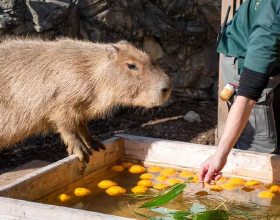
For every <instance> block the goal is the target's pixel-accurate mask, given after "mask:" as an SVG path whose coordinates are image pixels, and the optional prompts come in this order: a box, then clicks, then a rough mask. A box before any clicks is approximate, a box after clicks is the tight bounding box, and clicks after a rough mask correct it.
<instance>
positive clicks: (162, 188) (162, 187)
mask: <svg viewBox="0 0 280 220" xmlns="http://www.w3.org/2000/svg"><path fill="white" fill-rule="evenodd" d="M168 187H169V186H168V185H167V184H164V183H158V184H155V185H154V186H153V188H154V189H157V190H165V189H167V188H168Z"/></svg>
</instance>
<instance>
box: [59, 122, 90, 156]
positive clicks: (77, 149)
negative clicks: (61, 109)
mask: <svg viewBox="0 0 280 220" xmlns="http://www.w3.org/2000/svg"><path fill="white" fill-rule="evenodd" d="M58 131H59V133H60V135H61V138H62V139H63V141H64V143H65V144H66V145H67V147H68V148H67V151H68V154H69V155H72V154H76V155H77V156H78V157H79V159H80V161H83V160H84V159H86V160H88V156H89V155H91V151H90V149H89V148H87V147H86V146H85V145H84V143H83V142H82V140H81V139H80V138H79V136H78V132H75V131H74V130H72V129H71V128H70V127H69V126H58Z"/></svg>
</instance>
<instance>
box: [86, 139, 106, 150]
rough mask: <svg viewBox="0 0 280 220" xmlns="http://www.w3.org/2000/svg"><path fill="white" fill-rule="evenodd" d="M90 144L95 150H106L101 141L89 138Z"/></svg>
mask: <svg viewBox="0 0 280 220" xmlns="http://www.w3.org/2000/svg"><path fill="white" fill-rule="evenodd" d="M90 146H91V148H92V149H93V150H95V151H99V149H102V150H106V148H105V146H104V144H102V142H100V141H98V140H95V139H93V138H92V140H91V143H90Z"/></svg>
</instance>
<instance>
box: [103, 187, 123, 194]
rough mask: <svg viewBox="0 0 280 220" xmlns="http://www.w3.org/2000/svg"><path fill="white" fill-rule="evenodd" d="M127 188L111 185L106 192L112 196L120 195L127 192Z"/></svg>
mask: <svg viewBox="0 0 280 220" xmlns="http://www.w3.org/2000/svg"><path fill="white" fill-rule="evenodd" d="M125 192H126V190H125V189H124V188H122V187H120V186H111V187H110V188H108V189H107V190H106V193H107V194H108V195H110V196H120V195H123V194H125Z"/></svg>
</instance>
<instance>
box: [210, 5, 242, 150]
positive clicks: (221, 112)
mask: <svg viewBox="0 0 280 220" xmlns="http://www.w3.org/2000/svg"><path fill="white" fill-rule="evenodd" d="M242 3H243V1H242V0H223V1H222V13H221V23H223V22H224V20H225V17H226V13H227V9H228V6H231V11H230V14H229V17H228V21H230V20H231V19H232V18H233V15H234V13H235V11H236V10H237V9H238V7H239V6H240V5H241V4H242ZM224 86H225V85H224V82H223V77H222V67H221V59H220V69H219V94H220V93H221V91H222V89H223V88H224ZM227 116H228V107H227V103H226V102H225V101H222V100H221V99H220V98H219V101H218V126H217V129H216V134H215V135H216V137H215V144H216V145H218V144H219V142H220V139H221V137H222V134H223V130H224V127H225V124H226V120H227Z"/></svg>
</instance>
